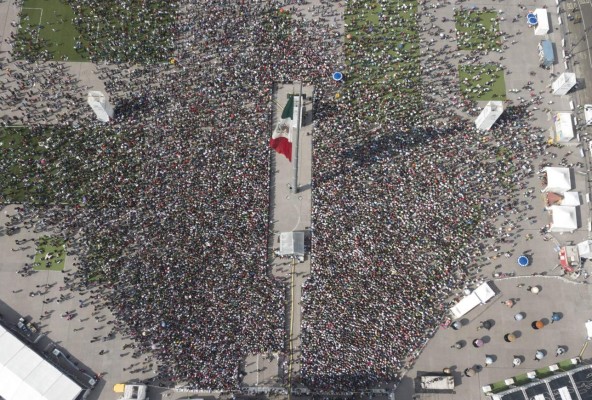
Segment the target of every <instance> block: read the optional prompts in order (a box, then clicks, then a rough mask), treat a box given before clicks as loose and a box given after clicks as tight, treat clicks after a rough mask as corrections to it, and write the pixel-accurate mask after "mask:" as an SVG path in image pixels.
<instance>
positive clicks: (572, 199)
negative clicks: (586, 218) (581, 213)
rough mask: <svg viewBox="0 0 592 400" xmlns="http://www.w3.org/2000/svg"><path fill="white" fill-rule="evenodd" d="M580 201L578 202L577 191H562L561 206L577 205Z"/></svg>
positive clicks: (578, 194) (578, 195)
mask: <svg viewBox="0 0 592 400" xmlns="http://www.w3.org/2000/svg"><path fill="white" fill-rule="evenodd" d="M581 204H582V203H581V202H580V193H578V192H565V193H563V200H561V205H562V206H579V205H581Z"/></svg>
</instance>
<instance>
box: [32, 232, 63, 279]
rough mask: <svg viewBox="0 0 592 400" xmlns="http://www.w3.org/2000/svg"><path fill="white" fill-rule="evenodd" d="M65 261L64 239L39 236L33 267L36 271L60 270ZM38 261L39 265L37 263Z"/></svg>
mask: <svg viewBox="0 0 592 400" xmlns="http://www.w3.org/2000/svg"><path fill="white" fill-rule="evenodd" d="M65 261H66V246H65V242H64V239H62V238H56V237H50V236H43V237H41V238H39V245H38V246H37V252H36V253H35V266H34V268H33V269H35V270H37V271H47V270H50V271H62V270H63V269H64V263H65ZM38 263H39V264H40V265H37V264H38Z"/></svg>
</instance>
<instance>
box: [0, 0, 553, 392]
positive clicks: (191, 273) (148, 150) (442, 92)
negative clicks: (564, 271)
mask: <svg viewBox="0 0 592 400" xmlns="http://www.w3.org/2000/svg"><path fill="white" fill-rule="evenodd" d="M86 3H88V7H90V8H92V7H94V5H93V4H95V2H92V1H88V2H85V4H86ZM321 3H323V4H327V5H328V6H329V5H331V6H334V5H335V4H333V3H332V2H326V1H321ZM365 3H366V2H363V1H359V0H358V1H354V0H352V1H351V2H349V6H348V7H349V8H348V10H349V11H348V12H349V13H354V14H356V15H360V14H361V13H363V12H372V10H370V9H368V8H367V4H365ZM413 3H414V2H411V1H409V2H406V1H399V2H396V3H394V2H388V1H382V2H381V4H382V5H383V7H384V10H383V13H382V15H380V16H379V18H378V19H377V21H376V22H375V23H374V25H372V26H370V25H363V26H358V27H357V28H356V25H355V24H356V23H361V22H356V21H355V20H354V21H351V20H350V21H348V22H349V23H350V26H349V28H348V29H350V31H352V32H354V34H352V35H351V36H349V35H342V34H341V33H340V31H339V29H338V26H339V25H340V24H343V19H342V18H341V15H340V16H339V17H337V18H323V17H322V15H321V16H320V17H319V18H314V19H312V20H311V19H305V18H303V17H302V16H301V15H299V14H298V12H295V11H294V12H292V11H293V10H292V8H291V7H286V8H281V6H282V4H278V3H274V2H269V3H266V4H262V3H260V2H238V3H235V2H228V3H227V2H219V1H203V2H199V3H197V2H188V3H186V4H184V7H183V12H182V13H179V14H178V15H176V17H175V19H174V21H169V22H170V23H171V24H172V23H173V22H174V25H175V28H174V31H175V32H176V35H177V36H176V43H175V44H176V46H175V51H174V54H171V57H170V60H167V61H166V62H164V63H152V64H147V65H139V64H135V63H131V62H130V63H125V62H122V63H120V64H117V65H101V66H99V74H100V75H101V76H102V77H104V78H105V82H106V88H107V92H108V93H109V94H110V96H111V98H112V99H113V103H114V105H115V118H114V120H113V121H112V122H110V123H108V124H101V123H99V122H97V121H95V120H94V116H93V115H92V114H91V113H90V110H87V109H85V108H82V107H78V108H75V109H73V107H72V105H71V104H69V102H70V101H74V99H76V98H77V97H76V96H78V95H79V94H76V93H73V92H74V90H78V87H76V85H75V81H74V80H72V78H71V77H70V76H71V75H68V73H67V71H63V73H62V74H61V75H60V76H62V78H52V77H51V71H53V70H55V69H56V68H63V67H60V66H59V64H55V65H54V64H53V63H49V64H39V65H36V64H35V65H34V64H31V63H27V62H19V63H17V64H13V65H18V67H10V68H16V69H15V70H14V71H16V72H17V73H18V74H19V75H17V76H15V75H14V73H13V72H11V73H10V74H8V73H6V74H4V78H5V81H3V82H5V83H2V85H13V86H10V87H11V88H12V87H18V85H19V84H20V82H22V84H23V85H29V86H31V88H30V90H31V91H32V93H33V94H35V96H37V97H42V98H41V99H40V100H39V101H40V102H41V101H43V103H41V104H43V105H44V106H45V105H46V103H45V102H48V103H49V104H53V105H55V106H56V107H58V106H63V107H65V108H69V109H70V110H71V111H70V112H68V113H66V114H60V115H59V116H58V117H59V121H60V127H59V129H52V130H51V131H50V132H48V131H47V130H46V129H45V128H43V127H40V126H36V127H35V128H33V129H32V130H30V131H28V132H23V133H22V135H23V136H24V137H26V139H27V143H32V142H33V139H32V138H33V137H39V136H42V137H43V145H44V146H46V147H47V151H45V152H43V155H42V156H41V157H40V156H39V155H31V152H30V149H29V152H27V150H26V147H23V148H16V147H15V148H10V149H6V148H4V149H3V150H2V151H3V154H4V155H6V158H5V157H3V161H2V163H1V164H0V169H1V170H2V175H6V176H11V175H14V174H19V173H22V174H25V175H26V176H24V178H25V179H27V181H26V182H27V184H26V185H25V186H24V187H22V188H21V190H22V191H24V192H26V193H37V194H39V193H45V194H47V195H46V196H44V197H43V198H48V199H51V205H47V206H45V207H46V208H47V209H48V210H51V212H52V218H51V219H50V220H49V221H50V222H52V223H53V224H55V226H56V227H57V228H59V232H60V235H61V236H63V238H64V239H66V240H67V243H68V245H69V246H71V247H74V248H77V249H79V251H80V263H81V265H80V266H79V270H80V271H81V272H83V274H81V276H82V279H83V280H87V281H99V282H102V283H103V284H104V285H105V287H106V288H108V289H109V290H106V291H105V297H106V301H107V303H108V304H109V308H110V309H111V310H112V312H113V313H114V314H115V315H116V316H117V318H118V319H119V320H121V321H124V322H125V325H126V328H123V330H124V331H125V332H127V333H129V334H131V335H132V336H133V337H134V338H135V339H136V340H137V341H138V343H139V349H141V350H143V351H146V352H152V353H154V354H155V355H156V357H157V359H158V360H159V361H160V364H161V367H160V370H159V371H160V374H161V375H162V376H163V377H166V378H168V379H171V380H172V381H175V382H182V383H186V384H187V385H189V386H192V387H198V388H203V389H235V388H237V387H239V386H240V382H241V376H242V371H241V369H240V363H241V361H242V360H243V359H244V358H245V356H246V355H248V354H254V353H265V352H269V351H279V352H281V351H285V350H286V332H285V323H284V321H285V317H286V301H287V298H286V290H285V287H284V286H283V284H282V283H281V282H279V281H277V280H274V278H273V277H272V276H271V275H270V274H269V265H268V260H269V256H270V254H269V243H268V239H269V235H270V221H269V217H268V215H269V207H270V204H269V191H270V185H269V177H270V157H271V155H270V154H271V153H270V150H269V149H268V147H267V146H266V143H267V142H268V139H269V135H270V134H271V129H272V128H271V127H272V120H271V114H272V110H273V109H274V106H273V104H274V101H275V100H274V96H273V87H274V84H275V83H277V82H292V81H294V80H302V81H304V82H305V83H308V84H314V85H315V96H314V111H315V127H314V131H313V135H314V136H313V144H314V154H313V182H312V190H313V193H314V195H313V199H314V202H313V226H312V227H311V229H312V232H313V236H312V238H313V243H312V249H313V255H312V274H311V276H310V278H309V279H308V281H307V282H306V284H305V287H304V291H303V293H304V294H303V304H302V307H303V308H302V310H303V322H302V328H303V349H302V359H301V363H302V371H301V376H300V377H299V380H300V382H301V383H303V384H306V385H308V386H310V387H314V388H323V389H332V390H334V389H341V388H345V389H349V388H355V387H361V386H372V385H373V384H375V383H377V382H379V381H385V380H396V379H397V377H398V376H400V371H401V369H402V368H405V367H407V366H408V365H409V363H411V362H412V360H413V358H414V357H415V356H416V355H417V352H418V351H419V350H420V349H421V347H422V346H423V345H424V344H425V343H426V341H427V339H428V338H429V335H430V333H431V332H433V331H434V330H435V329H436V328H437V326H438V324H439V323H440V322H441V320H442V316H443V315H444V310H443V307H442V299H444V298H446V297H447V295H449V294H451V293H452V292H453V291H454V290H455V289H458V288H459V287H461V286H462V285H463V284H464V282H466V281H467V280H469V279H471V277H472V276H473V275H474V269H475V268H476V267H477V265H476V261H475V260H476V259H477V258H479V257H480V256H481V255H482V254H483V252H484V249H483V247H482V245H481V244H480V243H479V241H478V239H479V238H482V237H492V236H494V235H495V232H494V230H493V229H492V227H491V225H490V223H489V218H490V217H493V216H497V215H501V214H503V213H505V212H508V211H509V210H511V209H512V208H513V207H516V205H515V204H514V203H513V201H512V200H511V197H510V194H511V193H512V191H513V190H515V189H516V188H518V187H519V186H520V182H522V180H523V178H525V177H528V176H530V175H532V173H533V169H534V167H533V166H532V164H531V160H532V159H533V158H534V157H535V156H536V155H538V154H540V152H541V151H542V150H543V149H544V146H545V145H544V142H543V141H542V140H541V136H540V135H538V134H537V133H540V132H537V131H536V130H533V129H531V127H530V126H529V122H528V118H529V113H530V111H529V110H528V109H527V107H526V105H522V106H519V107H509V108H508V109H507V111H506V113H505V114H504V117H503V119H502V121H501V122H500V124H499V125H498V126H497V127H496V128H495V129H494V130H493V131H492V134H491V135H483V134H481V133H479V134H478V133H477V132H476V131H475V129H474V125H473V123H472V121H470V120H468V119H465V118H462V117H460V116H459V113H460V112H461V111H467V110H468V109H469V108H470V107H472V106H473V103H472V102H470V101H467V100H466V99H463V98H462V97H460V96H459V95H458V93H457V90H458V89H457V88H458V77H457V75H456V73H455V72H454V71H455V70H456V63H458V62H459V60H460V58H461V57H467V56H466V55H464V54H463V55H460V54H457V52H456V51H455V49H452V48H448V47H447V46H436V45H435V44H433V41H431V39H428V38H432V37H433V33H434V29H436V28H434V24H431V23H429V24H421V23H419V22H421V20H422V19H428V20H430V19H431V15H430V10H429V9H424V10H423V11H422V12H421V13H420V14H417V15H416V12H415V11H414V10H413V9H412V4H413ZM155 14H158V12H157V11H154V9H150V10H146V14H145V15H155ZM399 14H401V15H405V17H404V18H401V19H397V15H399ZM103 17H104V18H108V17H107V16H106V15H104V16H103ZM147 18H150V17H147ZM394 20H397V22H396V23H393V21H394ZM167 21H168V20H167ZM80 26H81V29H84V23H81V25H80ZM159 29H164V27H159ZM355 29H359V30H358V31H355ZM436 30H437V29H436ZM116 31H117V30H116ZM159 32H160V31H159ZM393 32H395V33H396V34H397V35H392V36H393V37H394V36H400V35H405V37H406V38H407V40H409V41H411V44H410V45H405V46H399V42H400V40H399V39H392V40H384V39H385V37H390V35H391V34H392V33H393ZM155 37H156V39H155V40H156V41H157V42H156V43H155V44H154V46H152V48H153V49H156V50H155V51H164V47H163V46H164V45H163V42H162V35H160V34H159V35H155ZM150 38H151V36H150V35H149V34H145V33H143V34H142V35H140V36H139V37H138V38H136V40H138V41H139V40H140V39H141V40H144V41H145V42H142V43H137V45H138V46H140V45H141V46H142V48H143V49H144V50H145V51H148V50H147V49H148V48H150ZM111 40H113V42H109V43H110V46H112V47H115V48H118V49H119V50H118V55H117V57H118V58H117V60H119V61H121V60H130V61H136V60H135V58H134V56H133V55H132V54H133V53H134V51H135V48H134V46H131V45H130V46H128V45H127V43H128V41H127V39H125V40H124V39H122V40H123V41H122V42H121V43H120V42H117V40H116V37H115V36H114V37H112V39H111ZM340 41H346V46H347V49H348V51H347V53H346V55H345V64H343V54H342V50H341V46H340V45H336V42H337V43H339V42H340ZM347 41H351V43H349V44H348V43H347ZM356 41H359V43H357V44H356V43H355V42H356ZM414 41H415V42H414ZM379 42H380V43H379ZM303 43H306V45H302V44H303ZM124 44H125V46H124ZM374 45H375V46H374ZM377 46H378V47H377ZM380 46H382V47H380ZM393 49H396V52H395V53H393ZM168 50H170V49H167V51H168ZM97 57H100V55H98V56H97ZM395 58H396V60H395ZM478 60H479V55H478V54H473V55H471V56H470V57H469V62H475V61H478ZM465 61H466V60H465ZM337 68H339V69H342V71H343V72H344V74H345V76H346V81H345V82H341V83H336V82H333V81H332V79H331V72H332V71H333V70H335V69H337ZM46 70H47V73H44V72H43V71H46ZM10 71H13V70H12V69H10ZM38 71H40V72H41V74H42V75H41V76H42V77H43V78H42V79H44V80H43V82H42V84H43V85H45V84H46V83H45V82H46V80H50V81H51V79H62V80H65V82H64V83H61V84H60V85H59V86H58V88H59V89H52V90H54V91H55V92H54V93H55V94H54V95H53V96H50V95H49V94H38V92H37V90H39V89H37V88H35V89H33V88H32V86H34V85H32V83H31V81H29V80H23V79H22V78H23V76H32V75H33V74H36V73H37V72H38ZM385 71H386V73H388V75H389V76H385ZM348 74H351V76H355V77H356V79H355V81H353V82H348V81H347V77H348ZM64 77H65V78H64ZM10 82H12V83H10ZM14 82H17V83H16V84H14ZM70 84H72V87H70V86H68V85H70ZM14 85H16V86H14ZM7 87H8V86H7ZM27 87H28V86H25V88H27ZM9 93H10V94H8V93H7V94H5V95H4V98H5V99H6V100H9V101H10V103H9V104H10V107H14V108H15V111H18V112H20V111H22V110H18V108H19V107H23V108H27V103H26V102H27V101H29V100H27V99H23V98H22V96H21V95H20V94H19V93H18V92H17V90H16V89H14V90H13V89H11V90H10V91H9ZM52 94H53V93H52ZM60 99H64V100H60ZM76 101H80V100H79V99H78V100H76ZM431 104H438V107H437V109H433V108H432V107H430V105H431ZM47 113H49V114H51V115H53V113H51V112H50V111H47ZM47 113H46V112H36V111H28V108H27V111H25V112H23V113H22V115H21V114H19V115H21V116H20V117H19V118H21V119H20V120H21V121H23V120H24V118H25V117H26V122H27V123H29V124H33V125H36V121H37V122H43V119H44V118H47ZM11 122H14V121H11ZM526 133H528V134H526ZM494 138H495V139H494ZM35 143H37V142H35ZM8 157H10V158H8ZM15 162H16V163H18V164H19V165H23V168H22V170H19V171H14V170H13V169H11V165H14V163H15ZM25 167H26V168H25ZM14 176H16V175H14ZM14 176H13V179H16V178H14ZM12 184H14V182H12ZM24 198H25V201H28V199H30V198H34V196H29V197H28V198H27V196H26V195H25V196H24ZM56 204H59V206H55V205H56ZM36 206H37V207H40V208H43V207H44V206H42V205H41V204H37V205H36Z"/></svg>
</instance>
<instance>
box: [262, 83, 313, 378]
mask: <svg viewBox="0 0 592 400" xmlns="http://www.w3.org/2000/svg"><path fill="white" fill-rule="evenodd" d="M293 91H294V92H295V93H298V91H299V86H295V87H292V85H283V86H280V87H279V88H278V90H277V92H276V93H277V95H276V101H277V107H276V115H275V117H274V121H277V120H278V118H279V117H280V114H281V112H282V109H283V106H284V104H285V103H286V100H287V95H288V94H291V93H292V92H293ZM302 91H303V95H305V96H306V97H305V101H304V102H303V107H304V108H303V112H302V128H301V130H300V141H299V148H298V163H299V171H298V192H297V193H295V194H294V193H291V191H290V187H291V185H292V176H293V163H290V162H289V161H288V160H287V159H286V158H285V157H284V156H283V155H279V154H274V155H273V156H272V159H273V161H272V171H275V174H272V182H271V185H272V189H271V190H272V208H271V214H270V220H271V221H272V229H273V240H272V243H273V246H272V247H273V248H274V249H277V248H278V247H279V234H280V233H281V232H290V231H305V232H306V235H309V234H310V226H311V207H312V203H311V201H312V197H311V196H312V189H311V166H312V136H311V132H312V116H313V110H312V95H313V88H312V87H307V86H305V87H303V89H302ZM292 161H294V158H293V159H292ZM272 273H273V275H274V276H276V277H277V278H278V279H286V280H287V282H288V285H289V292H288V304H287V311H288V321H287V324H288V332H289V335H288V336H289V349H290V353H289V354H288V365H287V367H288V371H287V383H288V384H297V382H298V380H299V375H300V374H299V373H300V345H301V337H300V322H301V309H300V300H301V297H302V285H303V283H304V281H305V279H306V278H307V277H308V275H309V274H310V257H309V256H308V255H307V256H306V257H305V260H304V262H301V263H298V262H296V263H293V262H291V260H288V259H281V258H275V259H274V260H273V263H272Z"/></svg>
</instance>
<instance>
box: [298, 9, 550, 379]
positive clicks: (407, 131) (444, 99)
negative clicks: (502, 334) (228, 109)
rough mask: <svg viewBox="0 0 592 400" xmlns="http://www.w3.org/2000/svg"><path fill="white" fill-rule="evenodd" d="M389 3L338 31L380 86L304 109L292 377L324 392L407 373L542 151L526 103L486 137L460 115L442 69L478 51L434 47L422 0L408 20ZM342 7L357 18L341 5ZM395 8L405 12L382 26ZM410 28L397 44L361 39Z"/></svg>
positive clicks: (351, 89) (453, 72)
mask: <svg viewBox="0 0 592 400" xmlns="http://www.w3.org/2000/svg"><path fill="white" fill-rule="evenodd" d="M384 3H385V2H383V4H384ZM389 4H390V6H389V8H385V9H383V15H381V16H380V18H378V21H377V22H376V24H375V25H374V26H368V25H365V26H362V27H361V29H358V28H359V25H356V21H354V24H350V29H351V30H352V31H353V32H355V33H353V34H352V35H351V38H348V39H349V40H351V41H354V42H355V43H353V44H351V45H348V49H349V50H350V53H349V55H348V57H349V58H350V59H353V60H356V62H355V64H354V65H353V69H354V72H355V74H356V75H357V76H360V75H361V76H362V77H365V78H366V79H365V80H366V81H370V82H375V83H376V82H379V83H380V84H376V85H367V84H358V85H345V86H344V87H343V89H342V93H341V97H340V98H339V99H338V100H337V101H335V100H334V99H333V98H332V97H330V96H321V95H319V96H318V104H316V106H315V109H316V110H317V111H316V115H317V116H318V119H317V131H316V134H315V136H314V166H313V171H314V182H313V187H314V208H313V219H314V227H313V228H314V234H313V262H312V268H313V270H312V274H311V279H309V280H308V281H307V283H306V286H305V294H304V296H305V300H304V305H303V316H304V317H303V318H304V322H303V332H304V333H303V337H304V339H303V340H304V343H303V379H304V382H305V383H306V384H307V385H308V386H311V387H317V388H322V389H325V390H330V389H335V388H341V389H353V388H360V387H367V386H370V387H372V386H373V385H375V384H377V383H378V382H384V381H392V380H396V379H397V378H398V377H399V376H400V373H401V370H402V369H403V368H406V367H409V366H410V364H411V363H412V361H413V359H414V357H416V356H417V354H418V351H419V350H420V349H421V348H422V346H423V345H424V344H425V343H426V342H427V340H428V338H429V337H430V336H431V334H432V333H433V332H434V331H435V329H436V328H437V327H438V326H439V324H440V323H441V322H442V321H443V317H444V315H445V313H446V312H447V310H446V309H445V306H444V303H443V299H446V298H447V296H449V295H450V294H451V293H452V292H453V291H455V290H457V289H459V288H462V287H464V286H465V285H470V284H471V282H474V281H475V280H476V273H475V272H476V270H477V267H478V261H479V260H480V259H481V255H482V254H483V253H484V252H485V251H486V247H485V245H484V238H491V237H497V235H498V233H497V230H495V229H494V228H493V225H492V223H491V221H492V220H493V219H495V218H496V217H498V216H500V215H505V214H507V213H509V212H510V211H513V209H516V210H518V208H520V212H523V211H524V207H522V205H520V204H517V203H516V202H515V199H514V198H513V197H512V193H514V191H515V190H518V189H520V188H522V185H524V182H526V178H528V177H530V176H532V173H533V166H532V164H531V161H532V160H533V159H534V157H535V156H536V155H538V154H540V153H541V151H542V150H543V149H544V147H545V145H544V142H543V140H542V137H543V135H542V132H541V131H540V130H537V129H534V128H532V127H530V126H529V122H528V119H529V115H530V114H531V113H532V112H531V111H529V110H528V109H527V108H526V106H521V107H509V108H508V109H507V110H506V112H505V114H504V116H503V117H502V120H501V121H500V122H499V123H498V124H497V125H496V126H495V128H494V129H493V130H492V131H491V132H490V133H489V134H487V135H484V134H483V133H482V132H477V131H476V130H475V127H474V123H473V121H472V120H469V119H466V118H460V117H459V116H458V113H460V111H461V110H464V111H468V109H469V108H470V107H472V105H471V104H472V103H470V102H467V101H466V100H465V99H462V98H461V97H459V95H458V92H457V90H458V72H457V68H456V63H458V62H460V63H471V64H472V63H474V62H475V61H478V60H479V59H480V55H479V54H473V55H467V54H462V55H461V54H458V53H457V51H456V50H455V49H453V48H450V47H448V46H446V44H445V41H443V43H442V42H441V43H435V42H434V40H433V38H434V37H438V33H439V32H441V31H442V30H443V29H442V28H441V27H439V26H438V25H436V24H433V23H431V22H433V21H434V17H433V11H432V10H430V8H431V5H430V7H428V6H427V5H425V6H424V7H423V9H422V11H421V13H420V14H418V15H417V16H416V17H413V16H411V17H409V16H408V12H409V9H410V7H411V5H412V2H409V3H406V2H397V3H389ZM351 12H352V13H353V14H355V15H360V14H362V13H368V12H371V11H369V10H368V5H367V4H366V3H365V2H352V10H351ZM398 13H401V14H403V15H407V16H406V17H405V18H400V19H398V20H396V21H395V18H394V17H392V18H390V17H385V16H394V15H397V14H398ZM428 21H430V22H429V23H428ZM412 30H416V31H417V32H419V36H418V37H416V39H417V43H416V44H413V43H412V44H410V45H408V46H407V47H406V48H405V49H401V48H400V47H397V45H396V44H397V39H394V40H393V41H390V42H389V41H386V43H384V44H379V43H377V44H376V46H375V43H374V42H373V40H374V41H376V42H379V41H383V40H384V38H385V37H393V38H398V37H401V32H402V31H407V32H409V31H412ZM364 32H370V33H371V34H365V33H364ZM409 35H410V37H413V36H412V35H411V34H409ZM346 40H347V39H346ZM360 41H361V42H365V43H366V45H365V46H358V45H357V42H360ZM415 45H417V46H419V48H421V49H422V54H420V53H419V51H416V50H414V46H415ZM393 49H397V53H398V54H397V53H395V54H394V55H393V51H392V50H393ZM393 57H397V58H398V61H400V62H397V63H393V62H392V58H393ZM465 58H466V59H465ZM348 72H349V71H348V70H346V76H347V75H348ZM386 74H389V75H391V76H398V77H399V79H389V77H387V76H386ZM405 76H409V77H412V78H414V77H416V76H417V77H420V79H412V80H407V79H400V77H405ZM362 81H363V80H362ZM410 82H411V83H412V84H413V86H412V87H411V88H412V90H411V91H410V90H409V88H410V87H409V84H410ZM385 83H388V85H386V84H385ZM414 92H415V93H414ZM390 104H392V105H393V106H390ZM385 105H386V106H385ZM436 105H437V106H436ZM381 106H382V107H381ZM465 115H466V114H465Z"/></svg>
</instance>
